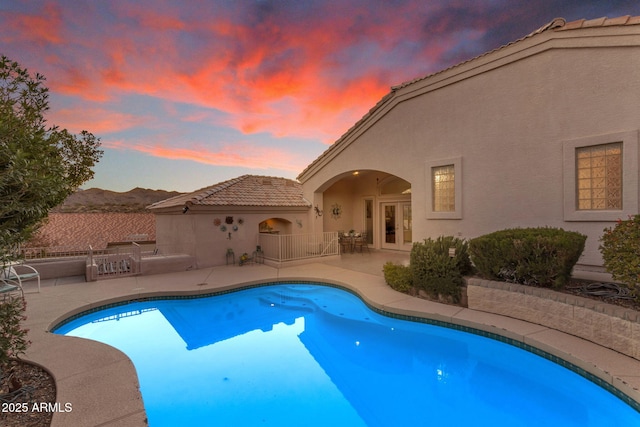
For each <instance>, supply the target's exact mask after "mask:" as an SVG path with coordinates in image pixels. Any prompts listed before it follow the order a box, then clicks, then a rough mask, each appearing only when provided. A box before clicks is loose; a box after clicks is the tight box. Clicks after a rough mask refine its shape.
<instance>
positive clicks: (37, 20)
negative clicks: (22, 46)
mask: <svg viewBox="0 0 640 427" xmlns="http://www.w3.org/2000/svg"><path fill="white" fill-rule="evenodd" d="M0 18H1V21H2V25H3V26H5V30H8V31H5V33H6V34H11V39H10V40H5V41H8V42H11V41H25V40H26V41H28V42H29V43H36V44H38V45H40V46H42V45H44V44H58V43H62V42H63V40H64V39H63V37H62V34H61V32H62V30H63V26H62V25H63V21H62V17H61V11H60V7H59V5H56V4H55V3H53V2H46V3H45V4H44V7H43V8H42V9H41V10H38V13H33V14H30V13H27V14H25V13H14V12H7V11H0Z"/></svg>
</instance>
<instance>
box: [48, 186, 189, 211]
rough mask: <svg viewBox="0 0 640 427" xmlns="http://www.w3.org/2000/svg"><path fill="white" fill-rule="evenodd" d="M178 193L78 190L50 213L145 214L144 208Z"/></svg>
mask: <svg viewBox="0 0 640 427" xmlns="http://www.w3.org/2000/svg"><path fill="white" fill-rule="evenodd" d="M180 194H183V193H180V192H178V191H166V190H151V189H148V188H141V187H136V188H133V189H131V190H129V191H126V192H117V191H111V190H104V189H102V188H89V189H87V190H82V189H79V190H78V191H76V192H75V193H73V194H71V195H70V196H69V197H67V198H66V199H65V201H64V202H63V203H61V204H60V205H58V206H56V207H55V208H53V209H52V210H51V212H52V213H99V212H125V213H134V212H146V207H147V206H149V205H151V204H153V203H156V202H159V201H161V200H165V199H168V198H170V197H175V196H178V195H180Z"/></svg>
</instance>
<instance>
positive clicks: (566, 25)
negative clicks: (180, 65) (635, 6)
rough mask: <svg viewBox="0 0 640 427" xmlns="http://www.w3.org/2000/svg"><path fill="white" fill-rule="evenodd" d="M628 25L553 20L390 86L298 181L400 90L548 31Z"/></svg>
mask: <svg viewBox="0 0 640 427" xmlns="http://www.w3.org/2000/svg"><path fill="white" fill-rule="evenodd" d="M630 25H640V16H629V15H626V16H620V17H617V18H606V17H603V18H598V19H591V20H585V19H580V20H577V21H572V22H566V20H565V19H564V18H555V19H554V20H552V21H551V22H549V23H548V24H545V25H543V26H542V27H540V28H538V29H537V30H535V31H533V32H532V33H530V34H527V35H526V36H524V37H521V38H519V39H518V40H515V41H513V42H510V43H507V44H506V45H503V46H500V47H498V48H496V49H493V50H490V51H488V52H485V53H483V54H481V55H478V56H476V57H473V58H471V59H468V60H466V61H463V62H461V63H459V64H456V65H453V66H451V67H448V68H445V69H443V70H440V71H437V72H435V73H431V74H428V75H426V76H422V77H419V78H416V79H413V80H410V81H407V82H404V83H401V84H399V85H396V86H392V87H391V91H390V92H389V93H387V94H386V95H385V96H383V97H382V98H381V99H380V101H378V103H377V104H376V105H374V106H373V107H372V108H371V109H370V110H369V111H368V112H367V113H366V114H365V115H364V116H363V117H362V118H361V119H360V120H358V121H357V122H356V123H355V124H354V125H353V126H352V127H350V128H349V129H348V130H347V131H346V132H345V133H344V134H343V135H342V136H341V137H340V138H338V140H336V141H335V142H334V143H333V144H332V145H331V146H330V147H329V148H327V149H326V150H325V151H324V152H323V153H322V154H320V156H318V158H316V159H315V160H314V161H313V162H311V163H310V164H309V165H307V167H306V168H305V169H304V170H303V171H302V172H300V174H299V175H298V179H301V177H303V176H304V175H305V174H306V173H307V172H308V171H310V170H311V169H312V168H313V166H314V165H316V164H318V163H319V162H321V161H322V160H323V159H326V158H328V157H329V156H330V155H332V154H333V152H334V151H335V150H336V149H338V148H339V147H340V146H342V143H343V142H344V141H345V140H346V139H347V138H348V137H349V135H351V134H352V133H353V132H354V131H356V130H357V129H358V128H359V127H360V125H361V124H362V123H364V122H366V121H367V119H369V118H370V117H371V116H372V115H373V114H374V113H375V112H376V111H377V110H378V109H380V108H381V107H382V106H383V105H384V104H386V103H387V102H388V101H389V100H390V99H392V98H393V97H394V96H395V94H396V93H397V91H398V90H399V89H402V88H404V87H407V86H410V85H412V84H415V83H417V82H420V81H423V80H426V79H429V78H431V77H434V76H437V75H440V74H442V73H444V72H446V71H449V70H452V69H455V68H458V67H460V66H462V65H464V64H468V63H469V62H472V61H475V60H477V59H479V58H482V57H485V56H487V55H490V54H492V53H494V52H497V51H500V50H502V49H505V48H506V47H508V46H512V45H514V44H516V43H520V42H522V41H523V40H526V39H530V38H532V37H535V36H537V35H539V34H541V33H545V32H548V31H554V32H556V31H568V30H576V29H581V28H593V27H611V26H630Z"/></svg>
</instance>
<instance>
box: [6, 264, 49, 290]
mask: <svg viewBox="0 0 640 427" xmlns="http://www.w3.org/2000/svg"><path fill="white" fill-rule="evenodd" d="M0 279H1V280H3V281H4V282H14V283H17V284H18V285H19V286H20V289H23V282H28V281H31V280H37V281H38V292H40V273H38V270H36V269H35V268H34V267H32V266H30V265H27V264H9V265H5V266H4V267H3V268H2V270H1V272H0Z"/></svg>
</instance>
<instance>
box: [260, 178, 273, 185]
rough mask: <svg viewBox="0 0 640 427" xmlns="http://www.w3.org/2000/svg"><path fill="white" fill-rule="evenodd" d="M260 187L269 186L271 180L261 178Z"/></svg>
mask: <svg viewBox="0 0 640 427" xmlns="http://www.w3.org/2000/svg"><path fill="white" fill-rule="evenodd" d="M262 185H271V180H270V179H269V178H263V179H262Z"/></svg>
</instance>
